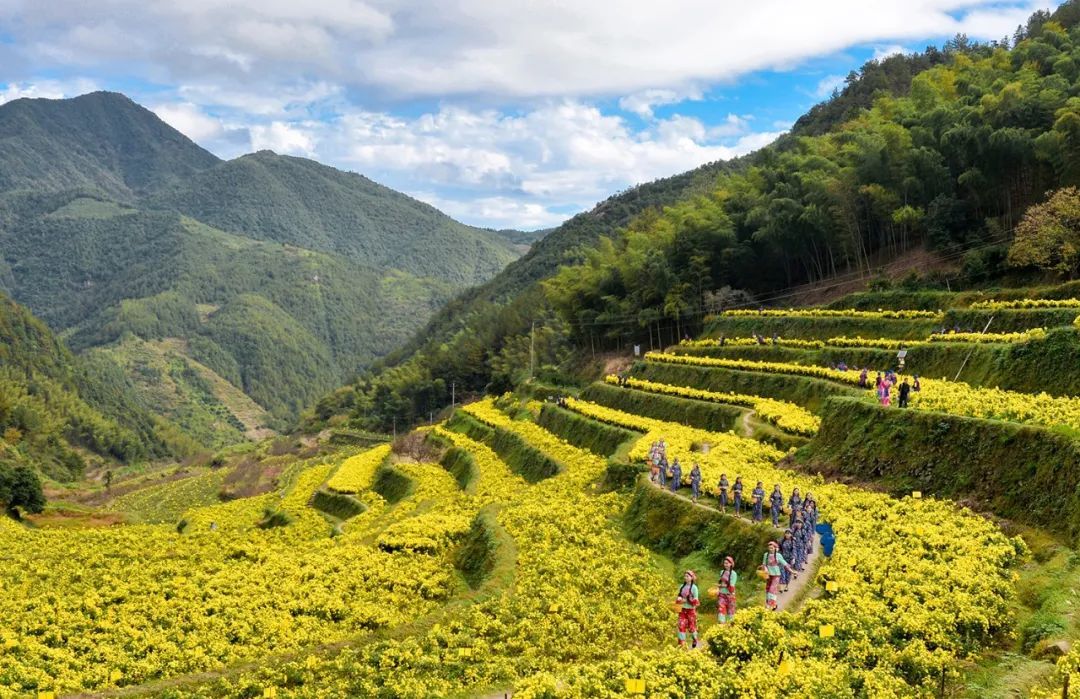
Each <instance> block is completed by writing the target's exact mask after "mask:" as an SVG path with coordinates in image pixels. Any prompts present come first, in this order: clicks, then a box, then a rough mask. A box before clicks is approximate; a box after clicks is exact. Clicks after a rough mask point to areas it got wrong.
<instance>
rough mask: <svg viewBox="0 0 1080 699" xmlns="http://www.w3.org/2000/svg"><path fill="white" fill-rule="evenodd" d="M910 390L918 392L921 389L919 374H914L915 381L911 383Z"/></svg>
mask: <svg viewBox="0 0 1080 699" xmlns="http://www.w3.org/2000/svg"><path fill="white" fill-rule="evenodd" d="M911 390H913V391H915V392H916V393H918V392H919V391H921V390H922V384H920V383H919V375H918V374H915V383H914V384H913V385H912V387H911Z"/></svg>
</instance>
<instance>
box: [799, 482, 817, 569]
mask: <svg viewBox="0 0 1080 699" xmlns="http://www.w3.org/2000/svg"><path fill="white" fill-rule="evenodd" d="M817 519H818V509H817V500H814V495H813V493H807V494H806V500H805V501H803V521H804V522H805V523H806V528H807V530H808V531H807V538H806V554H807V555H811V554H813V553H814V535H815V534H816V533H817Z"/></svg>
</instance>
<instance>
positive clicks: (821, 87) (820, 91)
mask: <svg viewBox="0 0 1080 699" xmlns="http://www.w3.org/2000/svg"><path fill="white" fill-rule="evenodd" d="M843 84H844V76H843V75H826V76H825V77H824V78H822V79H821V80H820V81H818V84H817V87H816V88H814V97H817V98H818V99H825V98H827V97H828V96H829V95H831V94H832V93H833V90H837V89H839V88H840V87H841V86H842V85H843Z"/></svg>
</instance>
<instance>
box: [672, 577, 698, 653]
mask: <svg viewBox="0 0 1080 699" xmlns="http://www.w3.org/2000/svg"><path fill="white" fill-rule="evenodd" d="M675 604H676V605H678V606H679V626H678V629H679V633H678V635H679V647H680V648H682V647H685V646H686V634H688V633H689V634H690V637H691V638H692V639H693V644H692V645H691V646H690V647H691V648H697V642H698V636H697V607H698V605H699V604H701V598H700V597H698V586H697V574H696V573H694V571H692V570H688V571H686V572H685V573H683V584H682V585H681V586H680V587H679V594H678V596H677V597H676V598H675Z"/></svg>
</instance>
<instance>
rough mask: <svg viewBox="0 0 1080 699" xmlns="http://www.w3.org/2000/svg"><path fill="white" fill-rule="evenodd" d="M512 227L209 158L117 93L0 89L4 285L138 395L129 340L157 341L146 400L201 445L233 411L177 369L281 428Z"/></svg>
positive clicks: (221, 432)
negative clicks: (0, 98)
mask: <svg viewBox="0 0 1080 699" xmlns="http://www.w3.org/2000/svg"><path fill="white" fill-rule="evenodd" d="M512 237H513V236H511V235H504V234H500V233H497V232H495V231H488V230H482V229H477V228H473V227H470V226H465V225H463V224H461V223H458V222H457V221H454V220H453V219H451V218H449V217H447V216H445V215H444V214H442V213H440V212H439V211H437V210H436V209H434V208H432V207H431V206H428V205H426V204H423V203H421V202H419V201H416V200H414V199H412V198H410V197H407V196H405V195H403V194H400V193H398V192H395V191H393V190H391V189H388V188H386V187H383V186H381V185H378V184H376V183H374V182H372V181H371V180H368V179H367V178H364V177H362V176H361V175H357V174H352V173H344V172H340V171H338V170H335V169H333V168H329V167H326V166H323V165H320V164H318V163H315V162H313V161H310V160H305V159H301V158H292V157H286V156H279V155H275V154H273V153H270V152H260V153H256V154H252V155H250V156H244V157H241V158H237V159H235V160H232V161H229V162H222V161H220V160H219V159H217V158H216V157H214V156H213V155H211V154H210V153H208V152H206V151H205V150H203V149H201V148H200V147H198V146H197V145H196V144H194V143H192V142H191V141H190V140H188V139H187V138H186V137H184V136H183V135H182V134H180V133H179V132H178V131H176V130H175V129H172V128H171V127H170V126H168V125H167V124H165V123H164V122H162V121H161V120H160V119H159V118H158V117H157V116H156V115H154V114H153V113H152V112H150V111H148V110H146V109H144V108H142V107H140V106H139V105H137V104H135V103H134V102H132V101H131V100H129V99H127V98H126V97H124V96H122V95H118V94H114V93H94V94H90V95H84V96H82V97H78V98H75V99H71V100H28V99H22V100H15V101H13V102H10V103H7V104H5V105H2V106H0V290H4V291H6V292H8V293H10V294H11V295H12V296H13V297H14V298H15V299H16V300H18V301H19V302H21V303H24V304H26V305H27V306H28V307H29V308H30V309H31V310H32V311H33V312H34V313H35V314H37V315H38V316H39V317H41V318H42V319H43V320H44V321H45V322H46V323H48V324H49V326H50V327H51V328H52V329H53V330H54V331H56V332H58V333H62V335H63V337H64V338H65V339H66V340H67V341H68V342H69V343H70V345H71V346H72V347H73V348H74V349H75V350H77V351H80V352H84V351H91V350H95V349H98V348H109V349H110V351H107V352H97V353H95V355H94V362H95V363H96V364H98V365H103V364H105V363H109V362H112V363H114V364H116V365H117V366H121V367H125V370H126V371H127V372H128V373H129V379H131V381H132V385H133V386H134V387H135V388H136V389H137V390H138V391H141V392H142V394H143V398H144V399H145V400H148V401H150V402H151V403H153V402H156V401H158V400H159V399H160V397H161V396H160V395H159V394H158V393H157V392H156V391H155V390H152V389H153V382H152V381H150V382H148V381H146V376H143V375H141V374H139V373H138V372H137V369H138V368H139V367H140V366H142V365H141V364H140V362H137V361H135V359H134V356H133V355H132V353H134V354H135V355H139V356H140V357H142V358H143V359H144V360H146V361H150V359H149V358H148V357H147V355H146V352H147V351H149V348H158V349H161V348H166V347H167V348H168V351H166V352H165V354H164V355H161V356H156V357H155V358H154V359H153V361H151V363H152V364H153V365H154V366H153V367H151V368H148V367H145V366H142V370H144V371H145V372H150V373H153V372H155V371H161V370H163V369H162V367H163V366H174V368H175V370H176V372H178V373H177V374H176V377H175V378H176V379H177V383H176V388H177V392H176V394H175V395H173V397H172V399H170V401H169V403H170V404H169V405H167V406H163V407H162V408H161V411H162V414H165V415H169V416H170V417H171V418H173V419H178V420H180V423H181V425H182V426H183V427H184V428H185V429H186V430H188V433H189V434H190V435H191V436H193V437H194V438H196V439H198V440H199V441H201V442H203V443H204V444H206V445H208V446H209V445H214V444H220V443H221V440H226V439H228V438H230V435H232V436H234V437H235V436H236V435H239V434H240V433H241V431H242V430H241V429H240V427H241V426H243V425H242V423H243V421H242V420H239V419H238V418H236V416H235V415H231V416H230V411H229V410H228V409H227V408H225V407H223V406H222V405H214V401H215V400H217V398H215V396H214V395H211V393H208V392H207V391H206V390H205V389H206V386H202V387H199V385H198V382H195V383H194V384H191V385H188V383H187V382H186V380H181V378H182V377H183V376H187V377H189V378H191V377H195V376H197V375H198V374H199V373H200V372H201V371H203V369H201V368H200V367H203V368H208V369H210V370H212V371H213V372H214V373H216V374H217V376H218V377H220V378H222V379H223V380H225V381H228V382H230V383H232V384H233V385H235V386H236V387H238V388H240V389H241V390H243V391H244V392H245V393H246V394H247V395H248V396H249V397H250V398H253V399H254V400H255V401H257V402H258V403H259V405H261V406H262V407H263V408H265V409H266V410H268V411H269V412H270V414H271V415H272V416H273V419H272V422H273V424H274V426H277V427H283V426H285V425H286V424H288V422H289V421H291V420H292V419H294V418H295V417H296V415H297V414H298V413H299V411H300V410H302V409H303V408H305V407H307V406H309V405H311V403H312V402H314V400H315V399H316V398H318V396H320V395H322V394H324V393H325V392H326V391H328V390H330V389H331V388H333V387H334V386H336V385H339V384H340V383H341V382H342V381H344V380H346V379H348V377H349V376H351V375H353V374H355V373H356V372H357V371H359V370H360V369H362V368H363V367H364V366H365V365H367V364H369V363H370V362H372V361H373V360H374V359H376V358H378V357H380V356H382V355H385V354H386V353H387V352H389V351H390V350H391V349H393V348H394V347H396V346H398V345H400V344H401V343H402V342H403V341H404V340H405V339H407V338H408V336H409V335H410V334H411V333H412V332H413V331H415V330H416V329H417V327H418V326H419V325H420V324H421V323H423V322H424V321H425V320H426V319H427V318H428V317H429V316H430V315H431V314H432V313H433V312H434V311H435V309H437V308H438V307H440V306H441V305H442V304H443V303H444V302H445V301H446V300H448V299H449V298H450V297H451V296H452V294H453V293H454V292H455V291H459V290H461V289H464V288H466V287H468V286H470V285H473V284H477V283H480V282H483V281H485V280H487V279H489V278H490V277H492V276H493V275H494V274H496V273H497V272H498V271H499V270H500V269H502V268H503V267H504V266H505V265H506V264H507V263H508V262H510V261H512V260H513V259H515V258H516V257H517V256H518V255H519V254H520V253H521V251H522V246H521V245H520V243H518V242H515V241H514V240H512ZM129 334H130V335H134V336H135V337H136V338H138V339H139V340H141V341H148V342H151V343H158V344H149V345H148V344H140V343H139V342H132V341H130V338H129ZM166 340H168V341H169V342H167V343H166V344H160V343H161V342H163V341H166ZM155 352H156V350H155ZM153 353H154V352H151V354H153ZM177 362H178V363H179V364H177ZM132 372H136V373H132ZM192 380H194V379H192ZM210 383H211V384H215V385H220V384H217V382H216V379H215V380H213V381H211V382H210ZM185 387H186V388H185ZM217 393H218V394H221V393H222V392H221V391H218V392H217ZM173 399H175V400H173ZM174 402H175V404H174ZM249 412H250V411H249ZM215 415H224V416H226V418H227V419H225V421H224V422H221V421H219V420H217V419H216V418H214V416H215ZM211 424H218V425H219V427H218V428H214V427H211V426H210V425H211ZM246 427H248V428H251V427H252V426H251V425H247V426H246ZM248 431H250V429H249V430H248Z"/></svg>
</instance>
